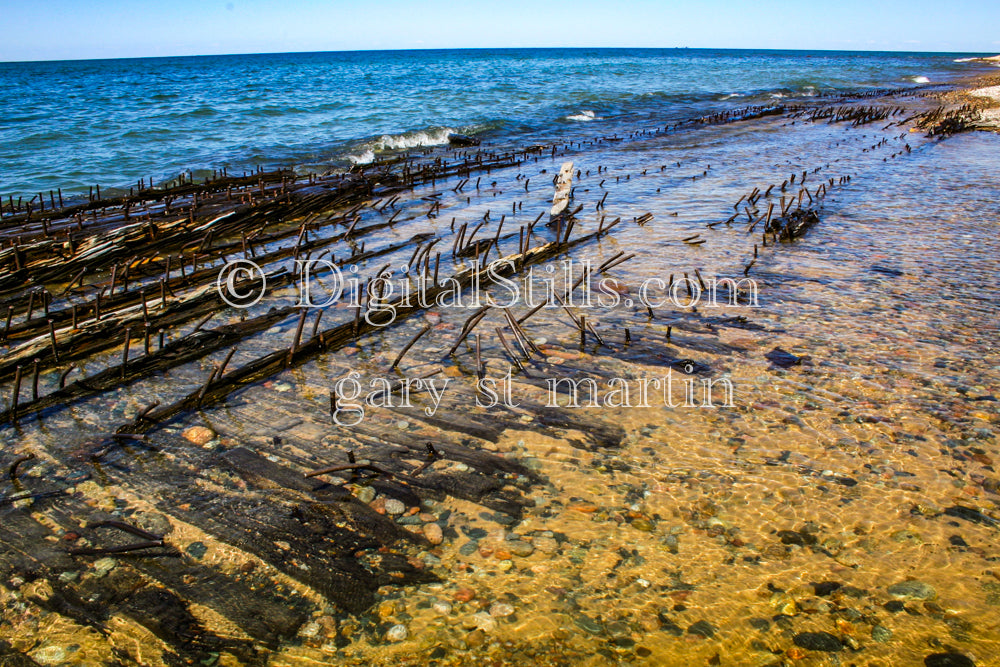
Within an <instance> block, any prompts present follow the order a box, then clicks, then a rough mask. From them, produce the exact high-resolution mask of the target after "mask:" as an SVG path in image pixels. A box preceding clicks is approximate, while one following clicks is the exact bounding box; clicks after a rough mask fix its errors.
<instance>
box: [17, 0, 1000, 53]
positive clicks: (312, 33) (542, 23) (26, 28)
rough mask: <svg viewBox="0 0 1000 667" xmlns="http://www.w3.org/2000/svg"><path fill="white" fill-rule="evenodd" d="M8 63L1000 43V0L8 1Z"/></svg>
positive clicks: (991, 46)
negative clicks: (370, 52)
mask: <svg viewBox="0 0 1000 667" xmlns="http://www.w3.org/2000/svg"><path fill="white" fill-rule="evenodd" d="M0 7H2V9H0V33H2V36H3V37H2V39H0V61H11V60H53V59H81V58H124V57H141V56H172V55H202V54H220V53H265V52H287V51H343V50H356V49H423V48H477V47H566V46H589V47H599V46H622V47H676V46H687V47H692V48H699V47H704V48H781V49H847V50H892V51H963V52H988V53H1000V30H998V28H1000V2H998V1H997V0H953V1H951V2H949V1H947V0H935V1H934V2H931V1H929V0H907V1H902V0H821V1H819V2H817V1H816V0H798V1H791V0H759V1H756V2H754V1H750V2H743V1H738V0H705V1H689V2H674V1H669V0H660V1H654V0H575V1H572V2H571V1H568V0H534V1H527V0H491V1H490V2H482V1H480V0H466V2H455V1H454V0H412V1H406V0H327V1H325V2H321V1H319V0H281V1H279V0H158V1H155V2H154V1H152V0H50V1H40V0H34V1H33V0H5V2H3V3H0Z"/></svg>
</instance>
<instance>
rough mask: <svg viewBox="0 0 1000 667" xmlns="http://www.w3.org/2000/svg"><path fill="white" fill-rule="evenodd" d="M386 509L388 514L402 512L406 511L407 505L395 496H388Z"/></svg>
mask: <svg viewBox="0 0 1000 667" xmlns="http://www.w3.org/2000/svg"><path fill="white" fill-rule="evenodd" d="M385 511H386V514H393V515H395V514H402V513H403V512H405V511H406V505H404V504H403V502H402V501H400V500H396V499H395V498H387V499H386V501H385Z"/></svg>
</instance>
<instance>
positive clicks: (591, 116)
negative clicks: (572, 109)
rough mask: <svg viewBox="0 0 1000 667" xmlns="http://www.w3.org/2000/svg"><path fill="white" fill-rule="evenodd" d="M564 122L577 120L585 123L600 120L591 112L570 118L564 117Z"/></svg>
mask: <svg viewBox="0 0 1000 667" xmlns="http://www.w3.org/2000/svg"><path fill="white" fill-rule="evenodd" d="M566 120H577V121H580V122H586V121H589V120H600V118H598V117H597V115H596V114H595V113H594V112H593V111H586V110H584V111H581V112H580V113H575V114H572V115H571V116H566Z"/></svg>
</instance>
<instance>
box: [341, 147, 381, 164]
mask: <svg viewBox="0 0 1000 667" xmlns="http://www.w3.org/2000/svg"><path fill="white" fill-rule="evenodd" d="M347 159H348V160H350V161H351V162H353V163H354V164H371V163H372V162H374V161H375V151H373V150H372V149H370V148H369V149H368V150H366V151H365V152H363V153H362V154H361V155H348V156H347Z"/></svg>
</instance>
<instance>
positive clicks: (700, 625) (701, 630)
mask: <svg viewBox="0 0 1000 667" xmlns="http://www.w3.org/2000/svg"><path fill="white" fill-rule="evenodd" d="M687 632H688V634H689V635H698V636H699V637H705V638H706V639H707V638H709V637H713V636H714V635H715V626H714V625H712V624H711V623H709V622H708V621H698V622H696V623H693V624H691V626H689V627H688V629H687Z"/></svg>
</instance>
